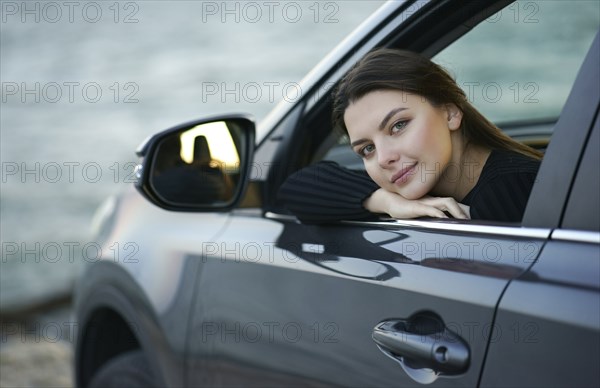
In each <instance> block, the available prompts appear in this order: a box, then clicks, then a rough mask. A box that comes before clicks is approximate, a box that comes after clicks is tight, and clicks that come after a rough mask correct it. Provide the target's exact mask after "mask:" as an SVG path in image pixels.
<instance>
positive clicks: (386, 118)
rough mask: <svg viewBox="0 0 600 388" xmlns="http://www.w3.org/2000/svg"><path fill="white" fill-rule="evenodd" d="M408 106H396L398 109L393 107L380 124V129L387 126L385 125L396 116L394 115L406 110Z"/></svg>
mask: <svg viewBox="0 0 600 388" xmlns="http://www.w3.org/2000/svg"><path fill="white" fill-rule="evenodd" d="M406 109H407V108H396V109H392V110H391V111H389V112H388V114H387V115H385V117H384V118H383V120H381V124H379V130H380V131H381V130H382V129H383V128H385V126H386V125H387V122H388V121H390V119H391V118H392V117H394V115H395V114H396V113H398V112H401V111H403V110H406Z"/></svg>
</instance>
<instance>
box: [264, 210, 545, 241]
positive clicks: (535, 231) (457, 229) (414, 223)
mask: <svg viewBox="0 0 600 388" xmlns="http://www.w3.org/2000/svg"><path fill="white" fill-rule="evenodd" d="M265 217H266V218H269V219H273V220H280V221H294V222H299V221H298V219H297V218H296V217H295V216H291V215H286V214H277V213H273V212H266V213H265ZM340 223H341V224H342V225H356V226H371V227H373V226H377V227H381V228H388V229H396V228H399V227H409V228H416V229H421V230H427V231H436V232H439V231H444V232H451V233H469V234H471V233H472V234H480V235H495V236H510V237H516V238H534V239H541V240H546V239H548V238H549V237H550V232H551V231H550V229H544V228H527V227H523V226H496V225H482V224H466V223H462V222H461V221H456V222H453V221H441V220H440V221H438V220H433V221H421V220H393V219H390V220H386V221H340Z"/></svg>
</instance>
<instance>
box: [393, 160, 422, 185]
mask: <svg viewBox="0 0 600 388" xmlns="http://www.w3.org/2000/svg"><path fill="white" fill-rule="evenodd" d="M416 165H417V162H415V163H413V164H412V165H410V166H408V167H405V168H403V169H402V170H400V171H398V172H397V173H395V174H394V175H392V179H390V181H391V182H392V183H393V184H395V185H396V184H403V183H405V182H406V181H407V180H408V179H409V178H410V177H411V176H412V175H413V174H412V173H413V171H414V169H415V166H416Z"/></svg>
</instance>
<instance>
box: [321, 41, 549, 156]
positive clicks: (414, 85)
mask: <svg viewBox="0 0 600 388" xmlns="http://www.w3.org/2000/svg"><path fill="white" fill-rule="evenodd" d="M376 90H399V91H402V92H406V93H411V94H417V95H420V96H422V97H424V98H426V99H427V100H428V101H429V102H430V103H431V104H432V105H434V106H442V105H444V104H454V105H456V106H457V107H458V108H459V109H460V110H461V111H462V113H463V117H462V123H461V131H462V134H463V138H464V139H465V142H466V144H467V145H468V144H473V145H477V146H482V147H486V148H489V149H499V150H508V151H515V152H519V153H521V154H523V155H526V156H529V157H533V158H535V159H541V157H542V153H541V152H539V151H537V150H535V149H533V148H531V147H528V146H526V145H524V144H521V143H519V142H518V141H516V140H514V139H512V138H511V137H510V136H508V135H506V134H505V133H504V132H502V130H501V129H500V128H498V127H497V126H496V125H494V124H493V123H491V122H490V121H489V120H488V119H486V118H485V117H484V116H483V115H482V114H481V113H479V112H478V111H477V109H475V107H473V105H471V103H470V102H469V100H468V98H467V95H466V94H465V92H464V91H463V90H462V89H461V88H460V87H459V86H458V84H457V83H456V81H454V79H453V78H452V77H451V76H450V74H449V73H448V72H447V71H446V70H445V69H444V68H442V67H441V66H439V65H437V64H435V63H433V62H432V61H430V60H429V59H427V58H425V57H423V56H421V55H419V54H416V53H413V52H410V51H404V50H393V49H377V50H374V51H372V52H370V53H369V54H367V55H366V56H365V57H364V58H362V59H361V60H360V61H359V62H357V63H356V64H355V65H354V67H352V69H350V71H349V72H348V73H347V74H346V75H345V76H344V77H343V78H342V80H341V81H340V83H339V85H338V87H337V88H336V89H335V91H334V92H333V96H334V102H333V115H332V120H333V125H334V127H339V128H341V129H342V130H343V131H344V132H346V133H347V132H348V129H347V128H346V124H345V123H344V112H345V111H346V108H348V106H349V105H350V104H351V103H352V102H354V101H356V100H358V99H359V98H361V97H363V96H365V95H366V94H368V93H370V92H373V91H376Z"/></svg>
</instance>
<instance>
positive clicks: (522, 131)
mask: <svg viewBox="0 0 600 388" xmlns="http://www.w3.org/2000/svg"><path fill="white" fill-rule="evenodd" d="M598 19H599V11H598V4H597V3H596V2H585V1H581V2H572V1H553V2H548V1H539V2H516V3H512V2H510V1H490V2H483V1H456V0H445V1H436V2H433V1H431V2H430V1H418V2H413V1H406V2H400V1H392V2H389V3H387V4H385V5H384V6H383V7H382V8H381V9H380V10H379V11H377V12H376V13H375V14H374V15H372V16H371V17H370V18H369V19H367V20H366V22H365V23H363V24H362V25H361V26H360V27H359V28H358V29H357V30H356V31H355V32H354V33H353V34H351V35H350V36H349V37H348V38H347V39H346V40H345V41H344V42H343V43H342V44H341V45H340V46H338V47H337V48H336V49H335V50H334V51H333V52H332V53H331V54H330V55H329V56H328V57H327V58H325V59H324V60H323V61H322V62H321V63H320V64H319V65H318V66H317V67H316V68H315V70H314V71H313V72H311V73H310V75H309V76H308V77H307V78H306V79H304V80H303V81H302V83H301V84H300V85H301V87H302V91H303V92H304V93H303V95H302V98H300V99H298V101H296V102H295V103H294V104H289V103H282V104H281V105H280V106H278V108H276V109H275V111H274V112H272V114H271V115H270V116H269V117H268V118H267V119H266V120H265V121H264V122H262V123H261V124H260V125H259V126H258V128H257V129H256V131H255V126H254V123H253V121H252V119H251V118H250V117H249V116H246V115H231V116H223V117H213V118H207V119H202V120H197V121H194V122H190V123H186V124H182V125H180V126H177V127H174V128H171V129H169V130H167V131H164V132H161V133H159V134H157V135H155V136H154V137H152V138H151V139H149V140H147V141H146V142H145V143H144V144H143V145H142V146H141V147H140V149H139V150H138V154H139V155H140V156H141V157H142V158H143V160H142V162H141V164H140V166H139V168H138V171H137V173H138V176H139V181H138V183H137V184H136V187H135V188H134V187H132V188H131V189H130V190H128V191H126V192H125V193H123V194H122V195H121V196H119V197H118V198H115V199H112V200H111V201H109V202H107V206H106V207H105V210H104V211H103V212H102V214H103V219H102V226H101V227H100V229H99V234H98V236H97V239H98V240H99V241H102V244H103V245H105V246H113V245H112V244H114V242H125V241H129V242H135V243H136V244H135V249H134V248H133V246H131V245H130V246H128V245H127V244H121V245H120V247H121V250H120V251H119V255H118V256H117V257H118V258H119V259H118V260H116V259H115V256H114V255H112V256H111V257H106V258H104V259H103V260H99V261H98V262H96V263H94V264H93V265H90V266H89V268H88V269H87V271H86V272H85V273H84V274H83V275H82V277H81V278H80V281H79V284H78V287H77V294H76V313H77V319H78V336H77V342H76V355H75V364H76V381H77V385H78V386H81V387H85V386H106V385H108V386H118V385H119V384H121V385H125V386H136V385H138V386H144V385H158V386H232V385H235V386H306V385H309V386H311V385H317V386H321V385H343V386H361V387H362V386H415V385H417V383H420V384H431V385H432V386H469V387H472V386H599V385H600V372H599V369H598V365H600V177H599V171H598V166H599V165H600V160H599V152H600V118H599V116H598V112H599V101H600V77H599V72H600V63H599V58H600V51H599V45H600V42H599V38H598V23H599V22H598ZM381 46H385V47H397V48H404V49H410V50H413V51H417V52H420V53H423V54H424V55H426V56H428V57H431V58H432V59H433V60H434V61H436V62H438V63H441V64H443V65H447V67H449V68H450V69H452V70H453V71H455V73H456V76H457V78H458V82H459V84H460V85H461V86H463V87H464V88H465V90H466V91H467V94H468V95H469V96H470V99H471V101H472V102H473V103H474V105H476V106H477V107H478V108H479V109H480V110H482V112H483V113H484V114H486V116H488V117H490V118H491V119H492V120H494V121H495V122H496V123H497V124H498V125H499V126H500V127H501V128H503V129H504V130H505V131H506V132H507V133H509V134H510V135H511V136H513V137H514V138H517V139H519V140H520V141H522V142H524V143H527V144H530V145H532V146H534V147H537V148H539V149H541V150H544V151H545V156H544V159H543V161H542V165H541V168H540V171H539V174H538V177H537V181H536V183H535V186H534V188H533V191H532V194H531V197H530V199H529V202H528V205H527V208H526V212H525V216H524V218H523V221H522V223H520V224H507V223H504V224H502V223H490V222H487V223H482V222H476V221H458V220H446V221H444V220H437V219H436V220H433V219H432V220H427V219H419V220H392V219H381V220H379V221H376V222H353V221H341V222H338V223H332V224H328V225H305V224H302V223H300V222H298V221H297V220H296V218H295V217H294V216H292V215H290V214H289V213H288V212H287V211H286V209H285V204H283V203H281V202H279V201H278V199H277V190H278V188H279V186H280V185H281V183H282V182H283V181H284V180H285V178H286V177H287V176H288V175H289V174H291V173H292V172H294V171H296V170H298V169H299V168H302V167H304V166H306V165H308V164H310V163H314V162H316V161H320V160H335V161H337V162H338V163H340V164H342V165H344V166H347V167H352V168H361V166H360V162H359V161H358V162H357V160H356V159H355V158H354V157H353V156H352V153H351V150H350V149H349V147H347V146H346V143H347V139H344V138H343V137H341V136H340V135H338V134H337V133H335V132H333V131H332V130H331V126H330V115H331V101H330V99H329V97H328V94H327V93H325V92H324V91H325V90H328V89H330V88H331V86H332V85H335V83H336V82H337V81H338V80H339V79H340V77H341V76H342V75H343V74H344V72H345V71H346V70H347V69H348V68H349V67H350V66H351V65H352V64H353V63H355V62H356V61H357V60H358V59H359V58H360V57H361V56H363V55H364V54H365V53H366V52H368V51H369V50H371V49H373V48H374V47H381ZM255 132H256V133H255ZM190 139H191V140H190ZM173 143H176V145H177V146H176V147H175V151H174V150H173V149H174V148H173V147H172V144H173ZM190 144H194V145H193V146H192V145H190ZM177 147H181V152H179V149H178V148H177ZM184 148H185V149H189V150H196V151H195V152H194V151H190V152H191V153H192V154H196V155H195V156H194V157H193V158H192V159H194V160H199V161H201V163H199V164H198V165H197V166H195V168H194V169H191V170H190V169H189V166H190V164H191V162H189V161H187V162H186V160H185V158H184V157H183V156H182V155H183V149H184ZM190 160H191V159H190ZM190 192H194V193H197V195H189V194H190ZM138 248H139V249H138ZM103 251H107V252H108V251H111V250H109V249H106V250H103Z"/></svg>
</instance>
